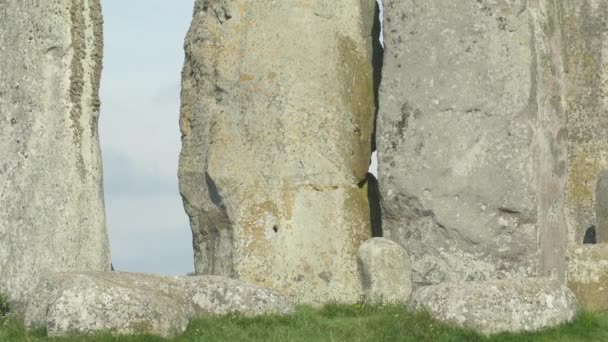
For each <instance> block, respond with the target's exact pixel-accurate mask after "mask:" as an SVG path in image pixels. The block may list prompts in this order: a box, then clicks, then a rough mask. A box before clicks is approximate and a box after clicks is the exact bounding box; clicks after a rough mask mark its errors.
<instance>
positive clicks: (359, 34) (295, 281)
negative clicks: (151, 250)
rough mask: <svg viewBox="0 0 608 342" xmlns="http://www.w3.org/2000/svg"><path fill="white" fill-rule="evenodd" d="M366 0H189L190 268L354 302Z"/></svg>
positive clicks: (367, 93)
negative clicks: (192, 10)
mask: <svg viewBox="0 0 608 342" xmlns="http://www.w3.org/2000/svg"><path fill="white" fill-rule="evenodd" d="M374 6H375V2H374V0H337V1H319V0H315V1H295V2H293V1H291V2H290V1H270V0H260V1H246V0H233V1H226V0H221V1H213V2H210V1H201V0H198V1H196V4H195V13H194V18H193V22H192V26H191V28H190V31H189V33H188V36H187V38H186V42H185V50H186V62H185V66H184V70H183V82H182V107H181V132H182V141H183V146H182V151H181V156H180V167H179V177H180V190H181V193H182V197H183V199H184V206H185V209H186V212H187V213H188V215H189V216H190V222H191V226H192V231H193V234H194V249H195V266H196V271H197V274H216V275H224V276H229V277H235V278H239V279H243V280H248V281H252V282H254V283H257V284H260V285H262V286H266V287H270V288H274V289H277V290H279V291H281V292H283V293H286V294H288V295H290V296H291V297H292V298H293V299H294V300H297V301H300V302H304V303H315V304H319V303H325V302H329V301H337V302H356V301H357V300H359V298H360V295H361V286H360V282H359V279H358V275H357V266H356V253H357V249H358V247H359V246H360V245H361V243H362V242H364V241H365V240H367V239H368V238H369V237H371V229H370V222H369V206H368V201H367V191H366V189H365V187H364V186H363V187H361V186H360V184H363V183H364V180H365V179H366V173H367V169H368V165H369V161H370V155H371V152H370V149H371V135H372V129H373V116H374V99H373V77H372V73H373V68H372V64H371V59H372V58H371V56H372V51H371V49H372V44H371V29H372V24H373V13H374Z"/></svg>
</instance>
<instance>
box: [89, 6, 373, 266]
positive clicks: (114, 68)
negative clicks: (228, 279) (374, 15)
mask: <svg viewBox="0 0 608 342" xmlns="http://www.w3.org/2000/svg"><path fill="white" fill-rule="evenodd" d="M101 2H102V6H103V15H104V40H105V42H104V44H105V47H104V62H103V63H104V67H103V73H102V80H101V101H102V106H101V117H100V125H99V130H100V139H101V148H102V153H103V163H104V189H105V200H106V215H107V220H108V221H107V222H108V230H109V234H110V248H111V253H112V261H113V264H114V267H115V268H116V269H117V270H121V271H132V272H152V273H161V274H185V273H188V272H193V270H194V266H193V254H192V253H193V252H192V234H191V231H190V226H189V223H188V217H187V216H186V214H185V212H184V209H183V206H182V200H181V197H180V195H179V190H178V181H177V165H178V157H179V151H180V148H181V142H180V132H179V121H178V120H179V92H180V78H181V68H182V65H183V60H184V52H183V41H184V37H185V35H186V32H187V30H188V27H189V25H190V21H191V19H192V10H193V7H194V0H102V1H101ZM372 168H375V164H373V165H372Z"/></svg>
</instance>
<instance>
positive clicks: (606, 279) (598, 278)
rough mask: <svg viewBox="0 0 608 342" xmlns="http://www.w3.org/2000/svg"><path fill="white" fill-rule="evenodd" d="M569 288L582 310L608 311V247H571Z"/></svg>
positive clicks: (603, 245)
mask: <svg viewBox="0 0 608 342" xmlns="http://www.w3.org/2000/svg"><path fill="white" fill-rule="evenodd" d="M568 287H569V288H570V289H571V290H572V292H574V295H575V296H576V298H577V299H578V302H579V304H580V306H581V308H583V309H586V310H593V311H599V310H606V309H608V245H607V244H597V245H585V246H571V247H570V248H569V250H568Z"/></svg>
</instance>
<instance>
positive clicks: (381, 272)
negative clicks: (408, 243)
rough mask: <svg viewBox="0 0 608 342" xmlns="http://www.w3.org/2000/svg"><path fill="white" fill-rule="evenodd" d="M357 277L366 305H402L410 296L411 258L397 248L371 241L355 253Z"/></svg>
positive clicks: (404, 251) (382, 242)
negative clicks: (358, 277) (357, 269)
mask: <svg viewBox="0 0 608 342" xmlns="http://www.w3.org/2000/svg"><path fill="white" fill-rule="evenodd" d="M357 264H358V266H359V276H360V277H361V284H362V287H363V299H364V301H365V302H366V303H372V304H382V303H392V304H394V303H405V302H407V301H408V299H409V297H410V294H411V293H412V280H411V278H412V275H411V273H412V272H411V268H410V258H409V256H408V254H407V252H406V250H405V249H403V247H401V245H400V244H398V243H396V242H394V241H392V240H388V239H384V238H373V239H369V240H367V241H365V243H363V244H362V245H361V247H359V252H358V253H357Z"/></svg>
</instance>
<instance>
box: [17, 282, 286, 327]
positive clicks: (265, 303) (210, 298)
mask: <svg viewBox="0 0 608 342" xmlns="http://www.w3.org/2000/svg"><path fill="white" fill-rule="evenodd" d="M232 312H234V313H239V314H242V315H246V316H251V315H260V314H289V313H292V312H293V307H292V306H291V304H289V302H288V301H287V300H286V298H284V297H282V296H280V295H278V294H276V293H274V292H273V291H271V290H268V289H263V288H259V287H256V286H253V285H249V284H245V283H243V282H239V281H237V280H233V279H227V278H222V277H216V276H205V277H187V276H172V277H167V276H157V275H149V274H133V273H120V272H111V273H110V272H103V273H102V272H97V273H96V272H88V273H55V274H51V275H49V276H48V277H46V278H45V279H44V281H42V282H41V283H40V285H39V287H38V288H37V291H36V292H35V296H34V297H33V299H32V301H31V302H30V304H29V306H28V309H27V312H26V323H27V325H28V326H29V327H34V328H40V327H42V328H46V329H47V331H48V333H49V335H50V336H61V335H67V334H70V333H87V334H90V333H95V332H103V331H106V332H107V331H111V332H114V333H118V334H133V333H142V332H143V333H150V334H155V335H161V336H172V335H175V334H180V333H182V332H183V331H184V330H185V329H186V327H187V325H188V322H189V321H190V319H192V318H194V317H200V316H203V315H222V314H227V313H232Z"/></svg>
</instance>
